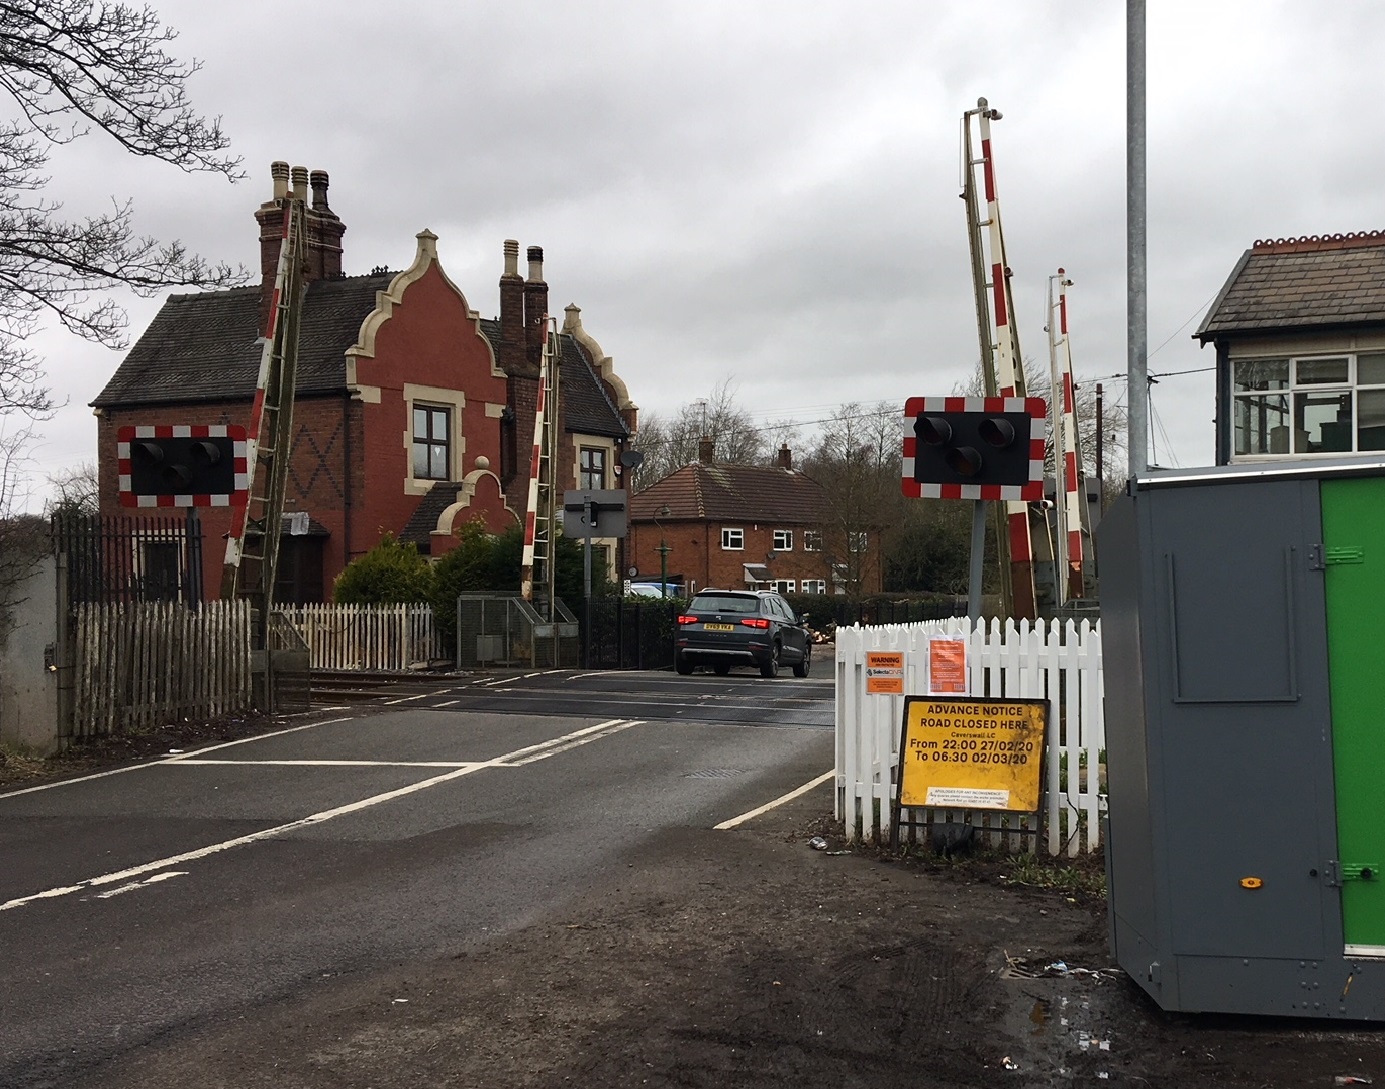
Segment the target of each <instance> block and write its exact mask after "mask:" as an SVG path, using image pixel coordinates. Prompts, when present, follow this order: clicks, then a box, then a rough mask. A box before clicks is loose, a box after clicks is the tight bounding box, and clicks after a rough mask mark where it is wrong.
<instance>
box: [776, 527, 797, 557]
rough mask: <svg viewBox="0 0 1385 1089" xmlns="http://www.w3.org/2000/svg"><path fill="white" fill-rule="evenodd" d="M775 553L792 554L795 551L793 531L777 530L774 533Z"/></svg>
mask: <svg viewBox="0 0 1385 1089" xmlns="http://www.w3.org/2000/svg"><path fill="white" fill-rule="evenodd" d="M774 551H776V552H792V551H793V530H791V529H776V530H775V531H774Z"/></svg>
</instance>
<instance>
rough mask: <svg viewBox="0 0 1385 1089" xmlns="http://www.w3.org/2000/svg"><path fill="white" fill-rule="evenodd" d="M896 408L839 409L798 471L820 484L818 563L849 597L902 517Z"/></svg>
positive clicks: (854, 405) (898, 411) (883, 405)
mask: <svg viewBox="0 0 1385 1089" xmlns="http://www.w3.org/2000/svg"><path fill="white" fill-rule="evenodd" d="M901 411H902V410H901V408H900V406H899V405H898V404H895V403H893V402H890V401H882V402H880V403H879V404H876V405H871V406H862V405H860V404H857V403H854V402H853V403H850V404H845V405H842V406H841V407H840V408H838V409H837V410H836V411H835V412H834V413H833V414H832V417H831V419H830V420H828V421H827V422H826V423H824V424H823V427H822V430H821V431H820V433H819V435H818V441H817V444H816V445H815V446H814V447H813V449H812V450H811V451H809V453H808V456H807V457H806V458H805V459H804V464H803V470H804V472H806V473H807V474H808V475H809V476H810V477H812V478H813V479H814V480H816V481H817V482H818V484H820V485H821V486H822V489H823V492H824V493H825V497H826V500H827V514H826V516H825V518H824V519H823V522H822V525H821V527H820V528H821V533H822V550H823V559H824V560H825V561H826V562H827V563H828V564H829V565H831V570H832V572H833V576H834V578H835V579H836V580H837V581H838V582H840V583H842V584H844V585H845V587H846V590H847V592H848V593H857V592H859V591H860V589H861V588H862V586H863V585H864V584H865V583H866V581H867V575H868V568H869V565H870V563H872V562H874V560H873V558H874V557H875V556H878V555H880V554H881V548H879V547H876V546H883V542H882V541H881V540H879V539H878V538H880V537H882V536H890V535H892V534H893V533H894V531H895V530H897V529H898V527H899V525H900V523H901V521H902V519H903V511H902V509H901V508H902V506H903V502H904V497H903V494H902V492H901V490H900V487H899V472H900V459H901V457H902V453H903V451H902V444H901V438H900V426H901V425H900V416H901Z"/></svg>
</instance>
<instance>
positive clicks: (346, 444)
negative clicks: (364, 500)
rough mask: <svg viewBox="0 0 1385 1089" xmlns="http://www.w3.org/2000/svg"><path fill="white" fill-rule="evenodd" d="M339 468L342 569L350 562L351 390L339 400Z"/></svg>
mask: <svg viewBox="0 0 1385 1089" xmlns="http://www.w3.org/2000/svg"><path fill="white" fill-rule="evenodd" d="M341 433H342V444H341V450H342V453H341V467H342V481H343V483H342V491H343V493H344V495H343V498H342V519H341V522H342V526H341V544H342V553H343V555H342V563H341V565H342V567H343V568H345V567H346V565H347V564H348V563H350V562H351V501H352V494H351V390H349V389H348V390H347V391H346V393H345V395H344V396H343V397H342V400H341Z"/></svg>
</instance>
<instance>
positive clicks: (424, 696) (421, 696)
mask: <svg viewBox="0 0 1385 1089" xmlns="http://www.w3.org/2000/svg"><path fill="white" fill-rule="evenodd" d="M432 694H433V693H431V692H420V693H419V694H418V695H417V696H400V697H399V698H398V699H397V700H385V702H386V703H387V704H388V703H408V702H409V701H410V700H421V699H427V698H428V697H429V696H431V695H432Z"/></svg>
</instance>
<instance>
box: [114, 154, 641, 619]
mask: <svg viewBox="0 0 1385 1089" xmlns="http://www.w3.org/2000/svg"><path fill="white" fill-rule="evenodd" d="M272 169H273V177H274V195H273V197H272V199H271V200H269V201H267V202H265V203H264V204H263V205H261V206H260V208H259V209H258V210H257V211H256V213H255V218H256V220H257V221H258V223H259V227H260V260H261V271H262V277H263V278H262V282H261V284H260V285H259V286H255V287H246V288H236V289H232V290H230V291H218V292H207V293H203V294H195V295H174V296H171V297H170V298H169V299H168V300H167V302H165V304H164V306H163V307H162V309H161V310H160V311H159V313H158V315H157V316H156V317H155V318H154V320H153V321H152V322H151V323H150V325H149V328H148V329H147V330H145V332H144V334H143V335H142V336H141V337H140V338H139V340H138V341H137V342H136V343H135V345H134V347H132V348H131V350H130V352H129V354H128V355H127V356H126V357H125V359H124V361H123V362H122V363H121V364H120V366H119V367H118V368H117V370H116V372H115V374H114V375H113V376H112V378H111V380H110V381H109V382H108V383H107V385H106V387H105V389H104V390H102V392H101V393H100V394H99V395H98V396H97V398H96V399H95V400H94V401H93V402H92V407H93V408H94V410H95V413H96V416H97V418H98V425H97V465H98V473H99V478H100V501H101V510H102V512H103V513H120V512H121V511H122V510H123V508H122V507H121V505H120V499H119V495H118V491H117V488H118V480H117V472H116V433H117V429H118V428H119V427H121V426H124V425H127V424H136V425H138V424H242V425H243V424H246V423H247V422H248V419H249V415H250V406H251V400H252V397H253V395H254V391H255V385H256V381H257V378H258V373H259V362H260V351H261V349H260V345H259V343H258V342H257V341H258V338H260V337H261V336H262V335H263V331H264V328H265V318H266V316H267V314H268V306H269V297H270V294H271V292H272V289H273V282H274V274H275V269H276V266H277V262H278V257H279V246H280V235H281V232H280V230H279V224H280V221H281V216H282V207H283V201H284V200H285V199H286V197H287V194H288V186H289V177H290V172H289V168H288V166H287V164H284V163H275V164H274V166H273V168H272ZM292 183H293V188H294V190H295V191H296V193H297V194H298V195H299V196H302V197H304V198H307V197H308V188H309V185H311V199H310V200H308V203H307V206H306V207H307V215H308V221H307V232H306V233H307V251H308V252H307V255H306V262H305V265H306V268H305V273H304V274H305V278H306V280H307V286H306V290H305V292H304V302H303V312H302V318H301V325H300V336H299V354H298V381H297V392H296V396H295V399H294V408H293V436H294V438H293V451H292V455H291V458H290V468H289V481H288V491H287V494H286V496H285V503H284V510H285V513H286V517H285V526H286V531H285V534H284V535H283V536H282V537H281V545H280V570H279V580H278V585H277V587H276V595H275V596H276V598H277V599H278V600H283V601H321V600H325V599H327V598H328V597H330V593H331V587H332V583H333V580H334V579H335V578H336V576H337V575H338V574H339V573H340V572H341V570H342V568H344V567H345V566H346V564H347V563H348V562H350V561H351V560H352V559H354V558H356V557H358V556H360V555H362V554H363V553H365V552H367V551H369V550H370V549H371V548H372V547H374V546H375V545H376V544H377V543H378V542H379V540H380V538H381V536H382V535H383V534H385V533H393V534H395V535H396V536H400V537H402V538H404V539H407V540H413V541H415V542H416V543H418V544H419V545H420V547H421V549H422V551H424V552H425V553H427V554H432V555H435V556H436V555H441V554H442V553H444V552H446V551H448V550H449V549H450V548H451V547H452V546H453V544H454V543H455V540H456V538H455V537H454V535H453V534H454V532H455V530H456V529H457V528H459V527H460V526H461V525H462V524H464V523H465V522H467V521H470V520H472V519H474V518H480V519H482V520H484V522H485V524H486V525H487V527H488V528H489V529H490V530H492V531H493V532H500V531H503V530H504V529H505V528H506V527H507V526H509V525H513V524H515V523H516V522H517V521H518V522H522V520H523V514H524V509H525V504H526V501H527V488H528V474H529V456H528V455H529V450H530V449H531V446H532V443H533V428H534V406H535V401H536V393H537V385H538V370H539V357H540V351H541V345H542V340H543V318H544V315H546V314H547V312H548V285H547V284H546V283H545V282H544V279H543V251H542V250H541V249H539V248H538V247H530V249H529V251H528V258H529V276H528V279H522V278H521V277H520V275H519V270H518V254H519V245H518V243H517V242H514V241H507V242H506V243H505V248H504V271H503V273H502V275H501V277H500V314H499V316H498V317H497V318H495V319H491V320H486V319H482V318H481V317H479V315H478V314H477V312H476V311H474V310H472V309H471V307H470V306H469V304H468V303H467V300H466V297H465V296H464V295H463V294H462V291H461V289H460V288H458V287H457V286H456V285H455V284H454V283H453V282H452V281H451V280H450V279H449V278H448V276H447V273H446V272H445V271H444V270H443V268H442V265H441V263H440V262H439V260H438V253H437V237H436V236H435V235H433V234H432V233H431V232H429V231H426V230H425V231H422V232H420V233H419V234H418V235H417V236H416V242H417V246H416V254H415V257H414V261H413V263H412V264H411V265H410V267H409V268H407V269H405V270H404V271H402V272H389V271H387V270H383V269H376V270H375V271H373V272H371V273H369V274H367V275H363V276H347V275H345V274H344V273H343V271H342V252H343V249H342V235H343V234H344V233H345V230H346V228H345V226H344V225H343V224H342V222H341V220H340V219H339V218H338V217H337V216H336V214H335V213H334V212H332V210H331V209H330V208H329V207H328V204H327V187H328V178H327V175H326V173H324V172H322V171H314V172H313V173H312V175H311V178H309V175H308V173H307V171H305V170H303V169H302V168H294V170H293V172H292ZM560 355H561V365H560V370H561V378H560V383H559V384H560V397H561V400H560V410H559V418H558V421H557V424H558V426H557V429H556V430H557V434H558V435H559V436H560V441H559V448H558V451H557V458H556V465H557V473H558V475H557V481H558V487H559V488H560V489H563V488H576V487H579V486H582V485H584V484H589V483H590V482H591V481H594V480H596V479H598V478H599V479H600V480H601V483H600V485H599V486H601V487H618V486H619V483H618V481H616V480H615V479H614V469H613V467H614V466H615V465H616V464H618V459H619V456H620V453H621V452H622V451H623V450H624V449H625V448H626V446H627V445H628V443H629V441H630V438H631V436H632V434H633V431H634V428H635V425H636V418H637V417H636V408H635V406H634V404H633V403H632V402H631V401H630V398H629V394H628V392H627V391H626V388H625V385H624V383H623V382H621V380H620V378H619V377H618V376H617V375H616V374H615V371H614V370H613V368H612V366H611V360H610V358H609V357H607V356H606V355H605V354H604V353H603V352H602V351H601V348H600V346H599V345H598V344H597V342H596V341H595V340H594V339H593V338H592V337H591V336H590V334H588V333H587V332H586V331H585V330H584V329H583V327H582V323H581V315H580V311H578V309H577V308H576V307H568V309H567V313H566V318H565V321H564V323H563V328H562V332H561V333H560ZM592 486H597V485H592ZM200 515H201V518H202V521H203V525H204V540H205V542H206V545H205V548H204V561H203V566H204V580H205V585H206V586H207V588H208V591H209V593H212V594H214V593H215V588H216V587H218V586H219V585H220V581H221V566H222V561H223V555H222V551H223V550H222V547H221V540H222V538H223V537H224V535H225V534H226V532H227V530H228V528H229V525H230V514H229V511H227V510H226V509H224V508H202V509H201V511H200ZM293 515H297V516H298V517H296V518H295V517H292V516H293ZM305 531H306V532H305ZM607 544H608V545H610V546H614V544H615V542H607ZM608 551H609V552H610V553H611V554H614V551H615V550H614V547H611V548H609V549H608ZM136 562H137V564H141V565H142V564H145V563H152V562H155V561H154V560H153V558H152V557H149V558H146V557H142V556H139V557H136ZM612 573H613V574H614V571H613V572H612Z"/></svg>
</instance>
